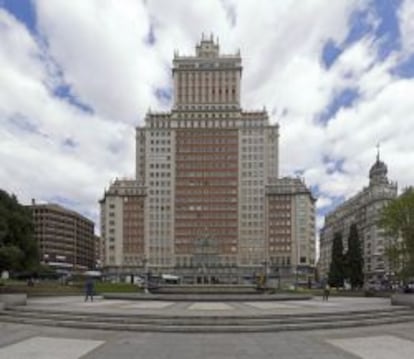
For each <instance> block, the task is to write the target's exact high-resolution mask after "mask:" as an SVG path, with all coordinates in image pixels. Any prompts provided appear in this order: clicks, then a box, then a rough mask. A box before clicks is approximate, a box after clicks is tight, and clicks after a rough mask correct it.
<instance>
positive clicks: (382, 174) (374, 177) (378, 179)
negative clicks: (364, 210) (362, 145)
mask: <svg viewBox="0 0 414 359" xmlns="http://www.w3.org/2000/svg"><path fill="white" fill-rule="evenodd" d="M387 172H388V168H387V165H386V164H385V163H384V162H382V161H381V160H380V151H379V145H378V146H377V160H376V162H375V163H374V164H373V165H372V167H371V169H370V170H369V185H370V186H372V185H376V184H388V183H389V182H388V178H387Z"/></svg>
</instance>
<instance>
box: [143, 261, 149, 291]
mask: <svg viewBox="0 0 414 359" xmlns="http://www.w3.org/2000/svg"><path fill="white" fill-rule="evenodd" d="M147 263H148V259H147V258H146V257H144V258H143V259H142V264H143V265H144V293H145V294H148V268H147Z"/></svg>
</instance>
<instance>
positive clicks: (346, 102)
mask: <svg viewBox="0 0 414 359" xmlns="http://www.w3.org/2000/svg"><path fill="white" fill-rule="evenodd" d="M358 97H359V91H358V89H354V88H346V89H343V90H342V91H341V92H339V93H338V94H337V95H336V96H334V97H333V99H332V100H331V102H330V103H329V104H328V106H327V107H326V108H325V110H324V111H323V112H322V113H321V114H319V115H318V116H316V120H317V121H318V122H319V123H322V124H326V123H327V122H328V121H329V120H330V119H331V118H333V117H335V115H336V114H337V112H338V111H339V110H340V109H341V108H347V107H351V106H352V105H353V104H354V103H355V101H356V100H357V99H358Z"/></svg>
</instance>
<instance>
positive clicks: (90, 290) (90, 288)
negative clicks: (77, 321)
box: [85, 278, 95, 302]
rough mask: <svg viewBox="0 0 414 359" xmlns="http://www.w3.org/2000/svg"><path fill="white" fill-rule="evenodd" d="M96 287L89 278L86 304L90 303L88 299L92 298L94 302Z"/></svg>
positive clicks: (86, 287) (86, 285)
mask: <svg viewBox="0 0 414 359" xmlns="http://www.w3.org/2000/svg"><path fill="white" fill-rule="evenodd" d="M94 287H95V286H94V283H93V280H92V278H88V279H87V280H86V283H85V302H87V301H88V298H91V302H93V293H94V290H95V288H94Z"/></svg>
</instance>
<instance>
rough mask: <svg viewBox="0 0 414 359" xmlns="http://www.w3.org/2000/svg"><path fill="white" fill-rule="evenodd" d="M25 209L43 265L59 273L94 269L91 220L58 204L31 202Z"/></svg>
mask: <svg viewBox="0 0 414 359" xmlns="http://www.w3.org/2000/svg"><path fill="white" fill-rule="evenodd" d="M28 207H29V208H30V210H31V211H32V216H33V224H34V237H35V239H36V241H37V243H38V246H39V253H40V261H41V262H42V263H44V264H47V265H49V266H50V267H53V268H55V269H56V270H57V271H58V272H61V273H69V272H72V271H77V270H80V271H81V270H87V269H93V268H94V266H95V237H94V227H95V224H94V223H93V222H92V221H91V220H90V219H88V218H86V217H84V216H82V215H81V214H79V213H77V212H75V211H73V210H70V209H67V208H64V207H62V206H61V205H58V204H50V203H48V204H37V203H36V202H35V200H34V199H33V200H32V204H31V205H30V206H28Z"/></svg>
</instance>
